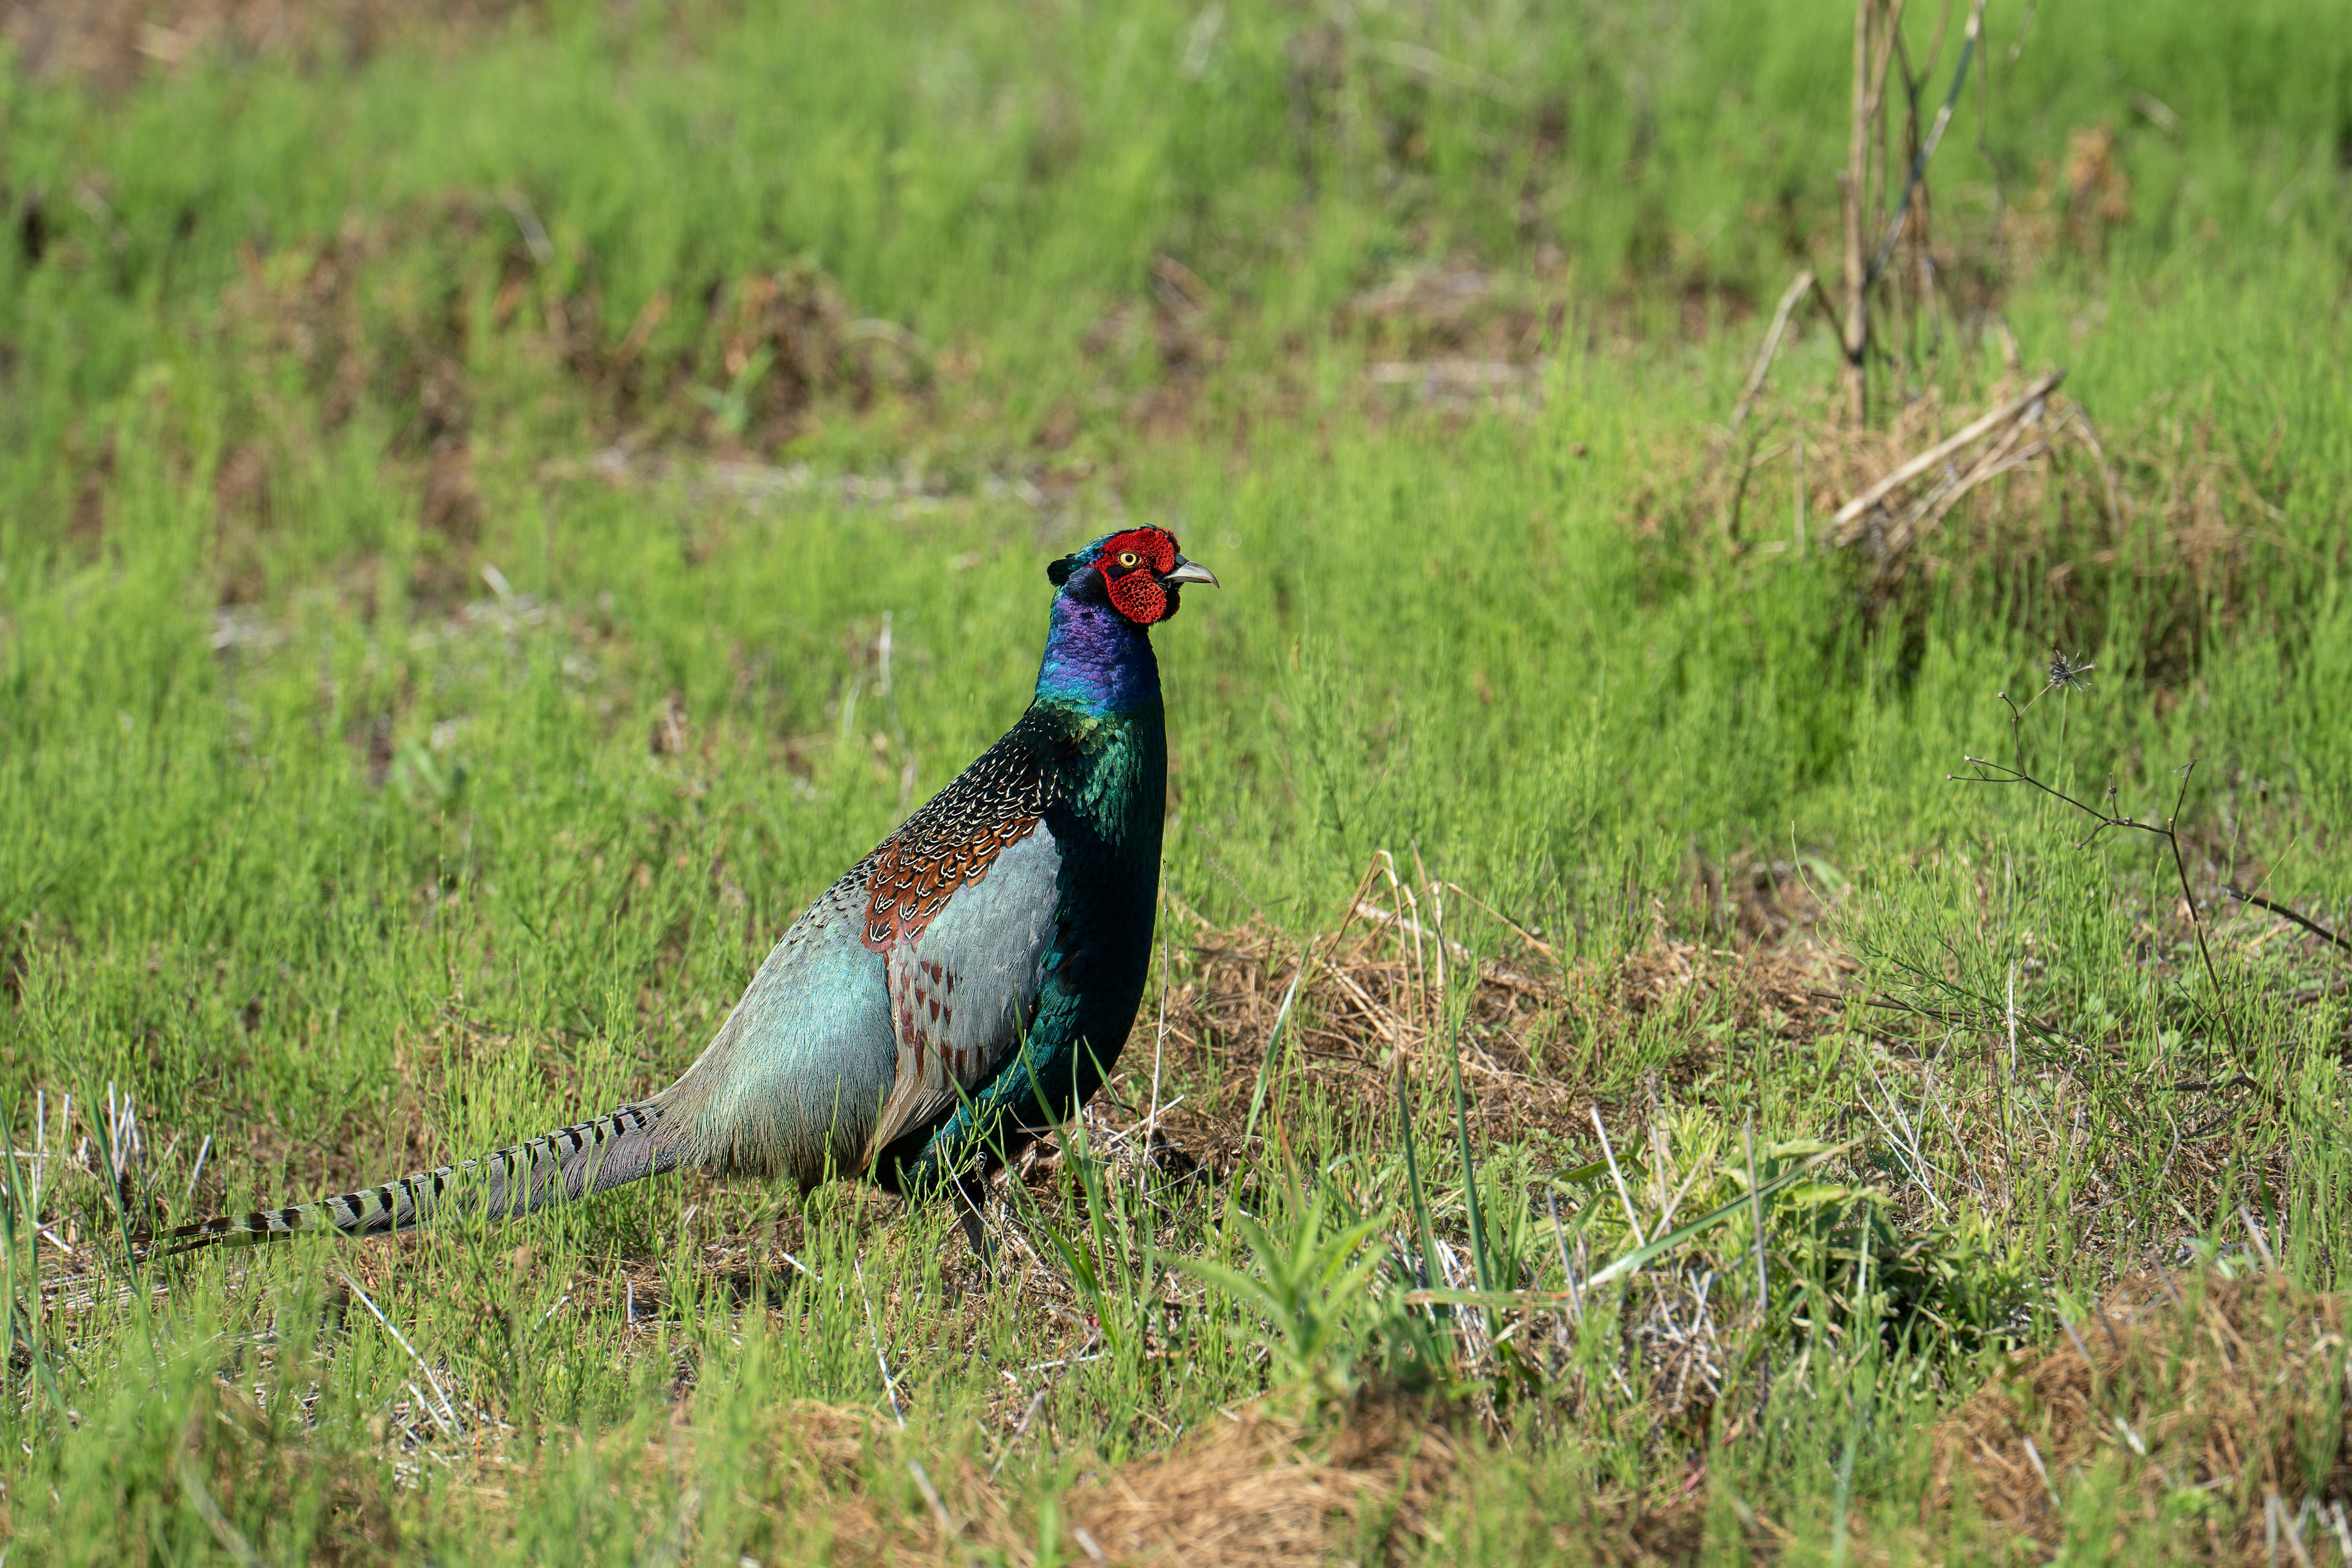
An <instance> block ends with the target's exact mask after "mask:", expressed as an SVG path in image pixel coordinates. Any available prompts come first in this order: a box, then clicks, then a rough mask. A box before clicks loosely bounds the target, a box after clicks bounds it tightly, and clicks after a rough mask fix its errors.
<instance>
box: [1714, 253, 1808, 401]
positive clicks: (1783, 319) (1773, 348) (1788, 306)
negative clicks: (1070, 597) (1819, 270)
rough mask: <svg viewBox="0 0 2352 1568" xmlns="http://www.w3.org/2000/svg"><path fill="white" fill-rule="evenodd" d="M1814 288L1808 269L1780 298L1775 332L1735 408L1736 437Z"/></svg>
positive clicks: (1769, 334)
mask: <svg viewBox="0 0 2352 1568" xmlns="http://www.w3.org/2000/svg"><path fill="white" fill-rule="evenodd" d="M1812 287H1813V269H1812V268H1810V267H1808V268H1805V269H1804V270H1803V271H1802V272H1800V273H1798V274H1797V278H1796V281H1794V282H1792V283H1790V285H1789V288H1788V291H1787V292H1786V293H1784V294H1782V295H1781V296H1780V305H1779V307H1778V308H1777V309H1775V310H1773V312H1772V330H1771V331H1769V332H1767V333H1765V334H1764V347H1763V348H1762V349H1761V350H1760V351H1759V353H1757V355H1756V363H1755V366H1754V368H1752V369H1750V370H1749V371H1748V384H1747V385H1746V386H1744V387H1742V388H1741V389H1740V392H1739V401H1738V403H1737V404H1736V405H1733V407H1732V410H1731V434H1733V435H1734V436H1737V435H1738V434H1739V427H1740V426H1742V425H1744V424H1746V423H1747V422H1748V409H1749V408H1750V407H1752V406H1754V405H1755V402H1756V398H1757V396H1758V395H1759V394H1760V393H1761V392H1762V391H1763V390H1764V378H1765V377H1766V376H1767V375H1769V374H1771V371H1772V360H1773V358H1774V356H1775V355H1777V354H1779V353H1780V337H1781V334H1782V333H1784V332H1786V331H1788V330H1789V318H1790V316H1791V315H1793V314H1795V312H1796V309H1797V307H1798V306H1799V305H1801V304H1802V303H1803V302H1804V299H1805V296H1806V295H1807V294H1809V293H1811V291H1812Z"/></svg>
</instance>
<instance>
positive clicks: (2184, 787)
mask: <svg viewBox="0 0 2352 1568" xmlns="http://www.w3.org/2000/svg"><path fill="white" fill-rule="evenodd" d="M2001 701H2002V702H2003V703H2005V704H2007V705H2008V707H2009V710H2010V714H2011V727H2012V730H2013V729H2014V726H2015V721H2016V719H2017V717H2018V708H2017V705H2016V704H2015V703H2013V702H2011V701H2010V700H2009V698H2008V696H2007V694H2006V693H2004V694H2002V696H2001ZM1961 760H1962V761H1963V762H1965V763H1968V765H1969V766H1970V767H1971V768H1974V769H1975V770H1976V772H1975V773H1969V774H1961V773H1947V774H1946V775H1945V777H1947V778H1948V779H1951V780H1952V781H1954V782H1955V783H1958V784H2026V785H2028V786H2030V787H2032V788H2033V789H2037V790H2040V791H2041V792H2042V794H2043V795H2048V796H2050V797H2051V798H2052V799H2053V800H2056V801H2061V802H2063V803H2064V804H2065V805H2071V806H2073V807H2074V809H2075V810H2076V811H2079V812H2081V813H2082V814H2083V815H2084V816H2087V817H2089V818H2090V819H2091V820H2092V821H2094V822H2095V823H2097V824H2098V826H2096V827H2094V828H2093V829H2091V831H2090V833H2089V834H2088V835H2086V836H2085V837H2084V838H2083V839H2082V841H2081V842H2080V843H2079V844H2077V845H2076V846H2075V847H2077V848H2084V849H2086V848H2088V847H2090V846H2091V845H2092V844H2093V843H2095V842H2096V841H2097V839H2098V837H2099V835H2100V834H2102V833H2105V831H2106V830H2107V829H2108V828H2110V827H2123V828H2130V829H2131V830H2133V831H2134V832H2137V833H2145V834H2147V835H2149V836H2150V837H2155V838H2160V839H2162V840H2163V841H2164V842H2165V844H2166V845H2167V846H2168V847H2170V848H2171V850H2172V868H2173V871H2174V873H2175V874H2176V875H2177V876H2178V877H2179V879H2180V900H2181V902H2182V904H2183V905H2185V906H2186V907H2187V909H2188V910H2189V929H2190V930H2191V931H2195V932H2196V934H2197V954H2198V956H2199V957H2200V958H2201V959H2202V960H2204V963H2205V978H2206V979H2207V980H2209V981H2210V982H2211V983H2212V986H2213V1001H2214V1005H2215V1009H2216V1014H2217V1016H2220V1017H2221V1026H2222V1028H2223V1029H2224V1030H2225V1031H2226V1030H2228V1029H2229V1019H2228V1016H2226V1015H2225V1014H2221V1012H2220V1007H2221V1001H2222V997H2223V992H2222V989H2221V971H2220V970H2219V969H2218V968H2216V967H2215V966H2214V963H2213V950H2212V948H2211V947H2210V945H2208V943H2207V942H2206V940H2205V921H2204V918H2203V917H2202V916H2200V915H2199V914H2198V912H2197V894H2196V892H2195V890H2194V889H2191V887H2190V886H2189V861H2188V859H2187V858H2186V857H2185V856H2183V855H2182V853H2181V850H2180V835H2179V832H2178V831H2177V829H2176V825H2177V824H2178V823H2179V820H2180V807H2181V804H2182V803H2183V802H2184V801H2186V800H2187V799H2188V798H2189V775H2190V774H2191V773H2194V772H2195V771H2196V767H2197V759H2196V758H2194V757H2191V758H2189V761H2187V762H2186V763H2182V764H2181V765H2180V766H2179V767H2178V768H2176V769H2174V770H2173V771H2174V772H2175V773H2179V775H2180V790H2179V794H2178V795H2175V796H2174V798H2173V802H2172V815H2171V816H2168V817H2166V818H2165V819H2164V822H2163V824H2162V826H2158V824H2156V823H2153V822H2140V821H2137V820H2135V819H2134V818H2132V817H2128V816H2116V815H2115V814H2114V813H2112V812H2110V811H2108V810H2106V809H2105V807H2103V806H2096V805H2091V804H2090V803H2089V802H2088V801H2083V800H2077V799H2075V798H2074V796H2073V795H2068V794H2067V793H2066V792H2065V791H2064V790H2062V789H2059V788H2057V787H2055V786H2054V785H2052V784H2044V783H2042V781H2041V780H2040V779H2038V778H2036V777H2034V776H2033V775H2032V773H2027V772H2026V771H2025V770H2024V768H2023V767H2022V766H2011V765H2010V764H2008V763H1995V762H1988V761H1986V760H1985V759H1984V758H1982V757H1963V758H1962V759H1961ZM2019 761H2020V763H2022V762H2023V758H2022V757H2020V759H2019ZM2113 794H2114V791H2113V789H2112V786H2111V787H2110V789H2109V795H2110V797H2111V798H2112V796H2113Z"/></svg>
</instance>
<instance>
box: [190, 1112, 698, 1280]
mask: <svg viewBox="0 0 2352 1568" xmlns="http://www.w3.org/2000/svg"><path fill="white" fill-rule="evenodd" d="M659 1121H661V1107H660V1106H659V1105H658V1104H654V1103H646V1104H638V1105H625V1106H623V1107H622V1108H621V1109H620V1110H612V1111H607V1112H605V1113H604V1115H602V1116H599V1117H597V1118H596V1119H594V1120H593V1121H582V1122H578V1123H576V1124H574V1125H572V1126H570V1127H564V1128H560V1129H558V1130H557V1131H553V1132H549V1133H544V1134H542V1135H541V1136H540V1137H537V1138H533V1139H531V1140H530V1142H524V1143H517V1144H515V1145H513V1146H512V1147H511V1148H506V1149H500V1150H498V1151H496V1152H492V1153H488V1154H482V1155H478V1156H476V1157H475V1158H473V1159H470V1160H464V1161H460V1162H459V1163H457V1164H455V1165H442V1166H439V1167H436V1169H434V1170H430V1171H423V1172H419V1173H416V1174H415V1175H413V1176H404V1177H402V1178H401V1179H400V1180H399V1181H396V1182H387V1183H385V1184H383V1186H380V1187H370V1188H368V1189H367V1190H365V1191H363V1192H357V1193H346V1194H342V1195H341V1196H339V1197H331V1198H321V1199H320V1200H318V1201H317V1202H314V1203H307V1204H296V1205H293V1206H292V1207H290V1208H281V1209H260V1210H257V1211H256V1212H254V1213H251V1214H245V1215H221V1216H220V1217H218V1218H215V1219H207V1220H200V1221H198V1222H197V1223H196V1224H194V1225H184V1226H180V1227H179V1228H178V1229H176V1230H171V1231H166V1232H165V1233H164V1234H163V1235H162V1236H160V1237H152V1238H151V1239H150V1240H149V1241H148V1242H147V1245H146V1251H147V1253H148V1256H150V1257H155V1258H168V1257H171V1256H173V1254H175V1253H182V1252H196V1251H200V1250H202V1249H204V1248H205V1247H253V1246H257V1245H258V1244H260V1243H262V1242H265V1241H272V1240H275V1239H277V1238H278V1237H281V1236H291V1235H292V1234H294V1233H295V1232H296V1231H298V1230H319V1229H332V1230H336V1231H339V1232H341V1234H343V1235H345V1236H382V1235H383V1234H385V1233H386V1232H390V1231H399V1230H414V1229H415V1227H416V1226H420V1225H423V1224H425V1222H426V1221H427V1220H429V1219H431V1218H433V1217H434V1215H435V1214H436V1211H437V1210H438V1209H439V1208H440V1207H441V1206H442V1199H443V1198H444V1197H446V1196H449V1195H450V1194H453V1193H454V1194H456V1198H457V1205H462V1206H464V1207H466V1208H472V1207H475V1206H477V1205H478V1207H479V1208H480V1210H481V1213H482V1215H483V1217H484V1218H486V1219H491V1220H501V1219H510V1218H512V1217H514V1216H516V1215H525V1214H530V1213H531V1212H532V1211H533V1210H536V1209H542V1208H549V1207H551V1206H553V1205H557V1204H562V1203H569V1202H571V1201H572V1200H573V1199H575V1198H581V1197H585V1196H587V1195H588V1194H591V1193H601V1192H604V1190H606V1189H607V1188H610V1187H617V1186H620V1185H622V1184H625V1183H628V1182H634V1181H635V1180H637V1179H638V1178H639V1177H641V1176H651V1175H656V1174H658V1173H661V1172H664V1171H667V1170H668V1169H669V1168H670V1166H671V1165H672V1164H674V1163H676V1161H675V1158H674V1157H673V1156H672V1155H670V1154H669V1153H668V1152H667V1151H664V1150H659V1149H656V1147H655V1146H654V1143H653V1141H652V1138H651V1136H650V1134H651V1132H652V1131H653V1129H654V1127H655V1126H656V1123H658V1122H659Z"/></svg>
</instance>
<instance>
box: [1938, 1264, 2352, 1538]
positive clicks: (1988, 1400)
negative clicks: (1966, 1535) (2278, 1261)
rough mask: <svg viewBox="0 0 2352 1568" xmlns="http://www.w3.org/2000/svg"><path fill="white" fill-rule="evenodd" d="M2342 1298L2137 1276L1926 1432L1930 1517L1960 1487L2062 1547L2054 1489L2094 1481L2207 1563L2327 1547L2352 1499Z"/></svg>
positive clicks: (2123, 1510) (2139, 1524)
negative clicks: (1931, 1439) (1932, 1435)
mask: <svg viewBox="0 0 2352 1568" xmlns="http://www.w3.org/2000/svg"><path fill="white" fill-rule="evenodd" d="M2345 1331H2346V1314H2345V1303H2344V1298H2342V1297H2340V1296H2321V1295H2313V1294H2309V1293H2306V1292H2302V1291H2298V1290H2295V1289H2292V1288H2290V1287H2288V1286H2287V1285H2285V1284H2284V1283H2283V1282H2282V1281H2280V1280H2278V1279H2276V1278H2275V1277H2274V1276H2270V1275H2264V1276H2261V1277H2257V1278H2253V1279H2222V1278H2219V1277H2179V1278H2175V1277H2168V1276H2143V1277H2139V1278H2136V1279H2131V1280H2129V1281H2126V1284H2124V1285H2123V1286H2122V1287H2120V1288H2118V1289H2117V1290H2116V1292H2115V1293H2114V1294H2112V1295H2110V1296H2109V1297H2108V1298H2107V1299H2106V1300H2105V1301H2103V1302H2102V1303H2101V1304H2100V1305H2099V1306H2098V1307H2097V1308H2095V1309H2094V1310H2092V1312H2090V1313H2089V1314H2088V1315H2087V1316H2086V1317H2085V1318H2084V1321H2081V1322H2079V1323H2075V1324H2073V1325H2071V1326H2069V1327H2068V1328H2067V1330H2066V1333H2065V1336H2064V1338H2063V1341H2062V1342H2061V1343H2060V1344H2059V1345H2058V1346H2057V1347H2056V1348H2055V1349H2053V1350H2050V1351H2047V1352H2042V1353H2038V1354H2034V1355H2030V1356H2022V1357H2021V1358H2020V1360H2019V1361H2018V1362H2017V1363H2016V1364H2015V1365H2013V1366H2012V1367H2011V1369H2010V1370H2009V1371H2008V1373H2006V1374H2005V1375H2003V1376H2001V1377H2000V1378H1999V1379H1997V1380H1996V1381H1995V1382H1994V1383H1993V1384H1990V1386H1988V1387H1987V1388H1985V1389H1984V1390H1983V1391H1982V1392H1980V1393H1979V1394H1977V1395H1976V1396H1975V1397H1974V1398H1972V1399H1971V1400H1969V1402H1968V1404H1967V1405H1963V1406H1962V1407H1961V1408H1960V1410H1959V1411H1958V1413H1956V1414H1955V1415H1953V1416H1951V1417H1950V1418H1949V1419H1948V1420H1947V1421H1946V1422H1944V1423H1943V1424H1942V1426H1939V1427H1938V1428H1937V1433H1936V1465H1935V1472H1934V1473H1935V1478H1936V1479H1935V1485H1934V1488H1933V1489H1932V1491H1931V1493H1930V1495H1929V1497H1928V1500H1927V1508H1928V1510H1931V1511H1932V1510H1943V1509H1947V1508H1949V1507H1951V1506H1952V1505H1953V1503H1954V1502H1955V1500H1957V1499H1958V1497H1959V1495H1960V1494H1961V1492H1962V1491H1963V1489H1965V1490H1966V1491H1967V1492H1968V1493H1969V1494H1970V1495H1971V1496H1972V1497H1973V1500H1974V1503H1975V1506H1976V1507H1977V1508H1978V1509H1979V1510H1981V1512H1982V1513H1983V1515H1984V1516H1985V1518H1986V1519H1987V1520H1988V1521H1990V1522H1991V1523H1993V1524H1994V1525H1996V1526H1997V1527H1999V1528H2000V1530H2001V1531H2005V1532H2009V1533H2011V1534H2012V1535H2014V1534H2022V1535H2028V1536H2031V1537H2032V1538H2033V1539H2034V1540H2035V1541H2038V1542H2041V1543H2042V1545H2043V1546H2045V1547H2050V1548H2055V1547H2056V1546H2057V1545H2058V1544H2059V1543H2060V1542H2061V1540H2062V1538H2063V1534H2064V1527H2063V1522H2062V1520H2063V1511H2062V1503H2061V1499H2062V1498H2068V1499H2069V1501H2070V1502H2071V1498H2070V1497H2069V1494H2070V1491H2071V1490H2072V1489H2074V1487H2075V1485H2076V1483H2077V1482H2078V1481H2080V1480H2083V1479H2085V1478H2093V1480H2092V1484H2094V1485H2096V1486H2100V1487H2103V1488H2105V1489H2106V1493H2107V1496H2108V1497H2109V1498H2110V1499H2111V1500H2112V1504H2111V1506H2112V1509H2113V1511H2114V1514H2115V1515H2116V1517H2117V1518H2118V1519H2119V1521H2120V1522H2121V1523H2122V1524H2123V1525H2125V1526H2126V1527H2131V1528H2135V1529H2144V1530H2147V1531H2151V1532H2158V1533H2164V1534H2168V1535H2169V1536H2171V1537H2172V1538H2173V1540H2172V1542H2171V1544H2172V1545H2173V1546H2174V1547H2176V1548H2177V1549H2178V1550H2179V1552H2182V1553H2183V1554H2185V1555H2187V1556H2189V1557H2193V1558H2196V1559H2198V1560H2200V1561H2206V1562H2215V1563H2274V1562H2279V1561H2282V1557H2281V1555H2280V1545H2279V1538H2280V1537H2281V1536H2282V1535H2284V1534H2288V1533H2290V1532H2294V1533H2298V1534H2299V1535H2300V1537H2301V1538H2302V1539H2303V1540H2305V1541H2308V1542H2313V1544H2312V1545H2310V1546H2308V1547H2302V1546H2297V1547H2295V1548H2294V1551H2293V1556H2294V1559H2295V1560H2297V1561H2304V1562H2308V1561H2310V1560H2311V1559H2310V1558H2309V1557H2308V1556H2307V1555H2306V1554H2305V1553H2306V1552H2315V1551H2320V1550H2327V1551H2330V1552H2333V1550H2334V1547H2333V1545H2332V1544H2329V1543H2326V1542H2325V1540H2324V1538H2325V1537H2326V1536H2329V1535H2333V1534H2334V1533H2335V1531H2336V1530H2337V1529H2338V1528H2340V1526H2339V1525H2338V1524H2337V1522H2336V1521H2338V1520H2339V1519H2340V1518H2342V1515H2341V1514H2340V1513H2338V1511H2337V1510H2339V1509H2340V1508H2342V1507H2344V1506H2345V1500H2346V1499H2347V1497H2352V1453H2347V1432H2346V1425H2345V1414H2344V1388H2345V1377H2346V1370H2347V1367H2346V1340H2345Z"/></svg>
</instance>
